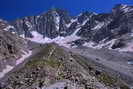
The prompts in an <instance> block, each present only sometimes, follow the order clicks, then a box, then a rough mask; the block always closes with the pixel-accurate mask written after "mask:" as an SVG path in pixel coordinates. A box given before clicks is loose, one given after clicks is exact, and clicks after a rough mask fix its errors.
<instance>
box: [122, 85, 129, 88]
mask: <svg viewBox="0 0 133 89" xmlns="http://www.w3.org/2000/svg"><path fill="white" fill-rule="evenodd" d="M120 89H130V88H129V87H128V86H127V85H120Z"/></svg>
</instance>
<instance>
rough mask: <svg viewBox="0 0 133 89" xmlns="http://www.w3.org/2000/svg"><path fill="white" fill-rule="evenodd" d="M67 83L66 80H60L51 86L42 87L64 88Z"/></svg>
mask: <svg viewBox="0 0 133 89" xmlns="http://www.w3.org/2000/svg"><path fill="white" fill-rule="evenodd" d="M65 85H66V83H65V82H59V83H55V84H53V85H51V86H49V87H43V88H42V89H64V88H65Z"/></svg>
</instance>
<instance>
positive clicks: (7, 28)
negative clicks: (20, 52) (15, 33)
mask: <svg viewBox="0 0 133 89" xmlns="http://www.w3.org/2000/svg"><path fill="white" fill-rule="evenodd" d="M11 28H12V29H14V27H13V26H11V25H9V26H7V27H6V28H4V29H3V30H5V31H9V29H11Z"/></svg>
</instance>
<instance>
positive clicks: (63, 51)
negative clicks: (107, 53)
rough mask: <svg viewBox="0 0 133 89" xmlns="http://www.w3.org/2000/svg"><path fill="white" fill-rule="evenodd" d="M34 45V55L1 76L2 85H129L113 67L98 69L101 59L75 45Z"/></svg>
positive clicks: (40, 88)
mask: <svg viewBox="0 0 133 89" xmlns="http://www.w3.org/2000/svg"><path fill="white" fill-rule="evenodd" d="M31 49H32V50H34V52H33V55H32V56H31V57H29V58H27V59H26V60H25V61H24V62H23V63H22V64H20V65H18V66H17V67H15V69H13V70H12V71H11V72H9V73H8V74H7V75H6V76H5V77H4V78H3V79H1V81H0V82H1V89H57V88H58V89H130V88H129V86H128V84H127V83H126V82H124V81H122V80H121V79H120V78H116V77H115V76H112V75H110V74H109V71H110V70H108V71H105V70H101V69H100V67H99V69H98V68H97V65H98V63H95V62H93V61H92V58H89V57H86V56H85V57H84V56H83V55H81V54H80V55H79V53H76V52H74V51H75V50H74V49H71V50H70V49H68V48H64V47H60V46H58V45H57V44H45V45H34V47H31ZM77 50H78V49H77ZM77 52H80V51H77ZM100 65H101V64H99V65H98V66H100ZM101 68H105V69H106V67H101ZM107 68H108V67H107Z"/></svg>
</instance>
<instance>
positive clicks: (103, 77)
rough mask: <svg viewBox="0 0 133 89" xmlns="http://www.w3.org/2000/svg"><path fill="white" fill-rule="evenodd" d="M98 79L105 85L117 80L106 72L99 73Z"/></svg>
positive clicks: (113, 83) (110, 84)
mask: <svg viewBox="0 0 133 89" xmlns="http://www.w3.org/2000/svg"><path fill="white" fill-rule="evenodd" d="M99 79H100V81H102V82H103V83H104V84H105V85H107V86H112V85H115V83H116V82H117V79H115V78H113V77H111V76H109V75H108V74H106V73H101V75H100V76H99Z"/></svg>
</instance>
